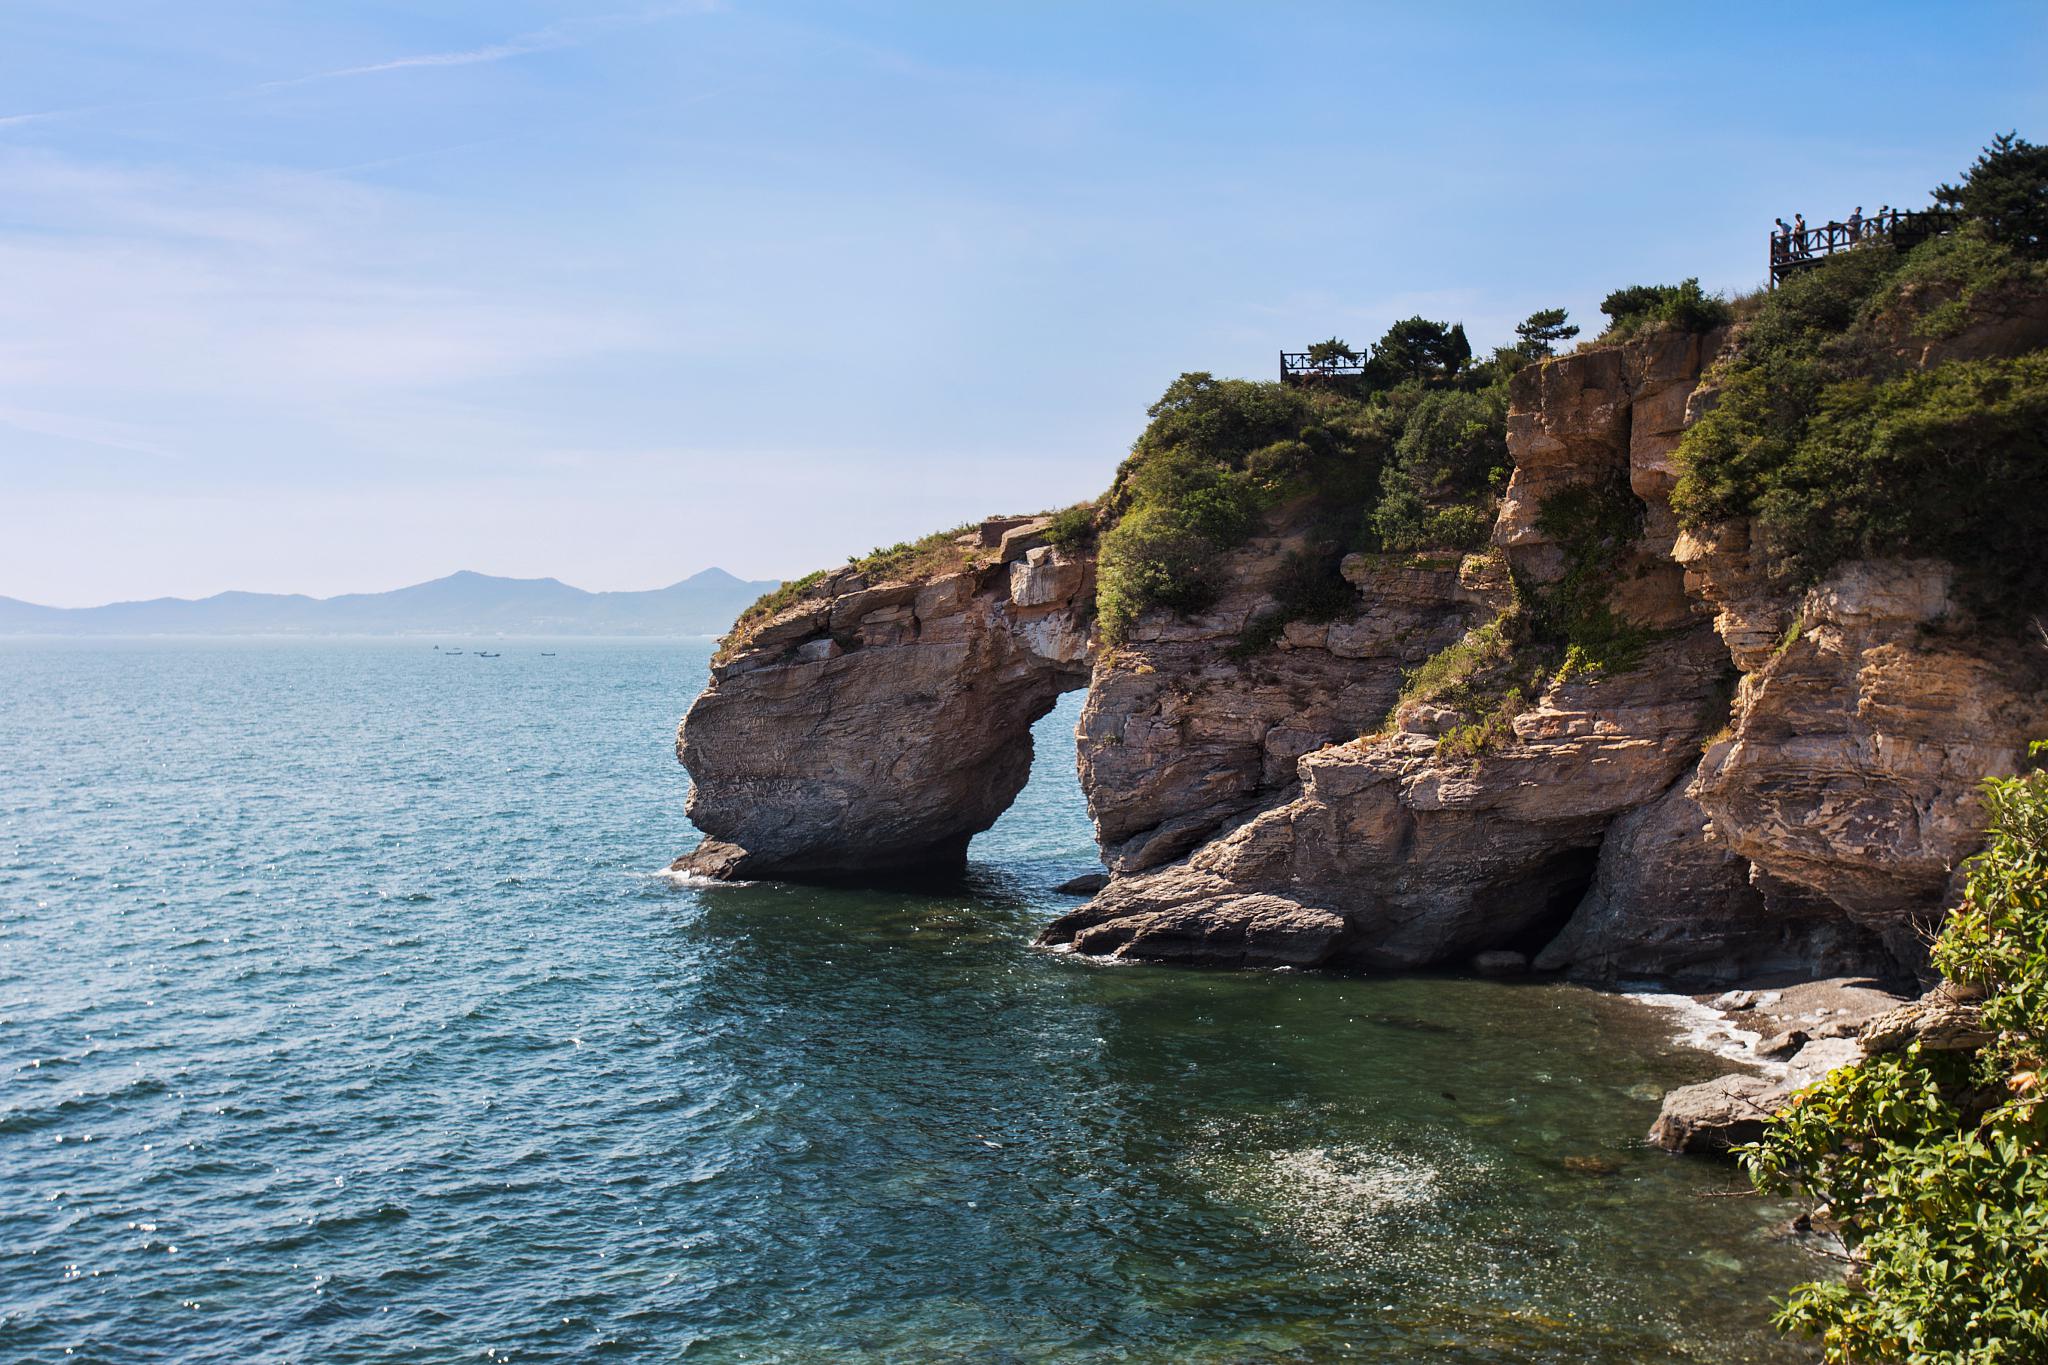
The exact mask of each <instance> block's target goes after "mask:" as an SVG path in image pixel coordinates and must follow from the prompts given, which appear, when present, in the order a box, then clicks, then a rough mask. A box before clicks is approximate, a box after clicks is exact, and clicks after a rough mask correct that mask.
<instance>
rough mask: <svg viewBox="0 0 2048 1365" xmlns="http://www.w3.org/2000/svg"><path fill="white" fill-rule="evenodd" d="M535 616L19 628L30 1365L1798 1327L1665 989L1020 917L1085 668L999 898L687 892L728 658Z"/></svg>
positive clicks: (8, 882) (7, 659) (5, 1282)
mask: <svg viewBox="0 0 2048 1365" xmlns="http://www.w3.org/2000/svg"><path fill="white" fill-rule="evenodd" d="M490 647H491V648H494V649H499V650H501V651H502V655H503V657H502V658H500V659H496V660H485V659H478V658H475V657H474V656H464V657H461V658H454V659H450V658H443V657H441V656H440V655H439V654H438V653H436V652H434V651H431V650H430V649H429V647H428V645H427V644H426V643H425V642H419V643H413V642H397V643H393V642H354V643H343V642H332V643H297V644H275V643H266V644H254V643H219V644H205V643H175V644H173V643H114V644H107V643H95V644H87V643H64V644H55V643H51V644H33V643H13V644H6V645H0V752H4V753H6V754H7V755H8V756H9V760H8V762H7V764H6V766H5V768H4V775H0V1055H4V1058H5V1061H4V1064H0V1065H4V1070H0V1172H4V1177H0V1359H9V1360H12V1359H37V1360H39V1359H49V1360H59V1359H65V1358H66V1356H65V1352H66V1351H67V1349H68V1350H70V1351H72V1352H73V1353H74V1354H72V1355H71V1356H69V1357H68V1358H69V1359H73V1360H92V1359H100V1360H193V1359H207V1358H214V1359H221V1358H232V1359H282V1360H320V1361H331V1360H343V1361H347V1360H383V1359H392V1358H399V1357H407V1356H411V1357H417V1358H422V1359H437V1360H438V1359H456V1358H465V1359H490V1360H503V1359H508V1358H509V1359H518V1360H543V1359H584V1358H626V1359H649V1360H668V1359H687V1360H693V1361H694V1360H712V1361H761V1360H788V1361H810V1360H840V1359H844V1360H875V1361H884V1360H886V1361H940V1360H1017V1361H1027V1360H1053V1359H1057V1360H1079V1361H1095V1360H1105V1361H1106V1360H1137V1361H1278V1360H1331V1359H1359V1360H1389V1361H1398V1360H1416V1359H1428V1360H1442V1361H1559V1362H1563V1361H1573V1362H1578V1361H1614V1362H1624V1361H1625V1362H1641V1361H1663V1360H1686V1361H1715V1362H1728V1361H1749V1360H1754V1361H1767V1360H1768V1361H1777V1360H1798V1359H1804V1358H1807V1353H1806V1352H1805V1351H1804V1350H1803V1349H1800V1348H1796V1347H1793V1346H1788V1345H1787V1344H1785V1343H1782V1342H1780V1341H1778V1340H1777V1339H1776V1338H1775V1336H1774V1335H1773V1334H1772V1333H1771V1332H1770V1331H1769V1329H1768V1327H1767V1326H1766V1325H1765V1318H1766V1316H1767V1307H1766V1303H1765V1300H1766V1299H1767V1297H1768V1296H1769V1295H1770V1294H1772V1293H1774V1292H1777V1291H1780V1290H1782V1288H1783V1287H1785V1286H1786V1285H1788V1284H1789V1283H1791V1282H1792V1281H1793V1280H1794V1279H1797V1278H1800V1277H1802V1276H1803V1275H1806V1274H1808V1273H1812V1271H1813V1270H1814V1269H1815V1267H1814V1266H1813V1265H1812V1264H1811V1263H1810V1262H1808V1261H1807V1260H1806V1259H1805V1257H1804V1255H1803V1254H1802V1253H1801V1252H1799V1251H1798V1250H1797V1249H1796V1248H1794V1247H1792V1246H1789V1245H1786V1244H1782V1243H1778V1242H1774V1241H1773V1240H1771V1238H1770V1237H1769V1235H1768V1234H1769V1228H1770V1225H1771V1223H1772V1221H1773V1219H1774V1218H1781V1217H1782V1216H1783V1211H1782V1210H1777V1209H1773V1208H1771V1207H1768V1206H1765V1205H1762V1204H1760V1203H1758V1202H1757V1201H1754V1200H1748V1199H1719V1198H1708V1197H1703V1196H1708V1195H1711V1194H1714V1193H1716V1192H1720V1191H1725V1190H1730V1189H1734V1188H1736V1183H1737V1182H1736V1181H1735V1179H1734V1178H1733V1176H1732V1174H1731V1173H1729V1172H1727V1171H1725V1170H1723V1169H1721V1168H1718V1167H1715V1166H1713V1165H1709V1164H1704V1163H1696V1162H1689V1161H1680V1160H1674V1159H1671V1158H1668V1157H1664V1156H1662V1155H1659V1154H1656V1153H1652V1152H1649V1151H1646V1150H1643V1149H1641V1148H1640V1147H1638V1146H1637V1145H1636V1139H1637V1137H1638V1136H1639V1135H1640V1134H1641V1133H1642V1131H1643V1130H1644V1129H1645V1128H1646V1127H1647V1126H1648V1124H1649V1122H1650V1119H1651V1118H1652V1117H1653V1115H1654V1113H1655V1110H1656V1097H1657V1094H1658V1093H1659V1091H1660V1090H1661V1089H1662V1088H1663V1087H1666V1086H1668V1085H1672V1084H1676V1083H1680V1082H1683V1081H1686V1080H1690V1079H1696V1078H1697V1077H1699V1076H1701V1075H1704V1074H1708V1073H1710V1072H1711V1071H1712V1070H1714V1069H1715V1067H1714V1064H1713V1063H1712V1062H1710V1061H1707V1060H1705V1059H1702V1058H1699V1057H1696V1056H1694V1055H1692V1054H1689V1053H1686V1052H1683V1051H1681V1050H1679V1049H1677V1048H1676V1047H1675V1046H1673V1045H1671V1044H1670V1043H1668V1042H1667V1038H1668V1034H1669V1029H1668V1027H1667V1025H1666V1024H1665V1023H1664V1022H1663V1021H1662V1020H1661V1019H1659V1018H1658V1017H1656V1016H1654V1015H1651V1014H1649V1013H1648V1012H1647V1011H1645V1010H1643V1009H1641V1008H1640V1007H1638V1006H1635V1005H1633V1004H1632V1003H1630V1002H1628V1001H1625V1000H1619V999H1614V998H1610V997H1605V996H1601V995H1597V994H1593V993H1589V992H1584V991H1580V990H1576V989H1572V988H1569V987H1563V986H1555V985H1525V986H1514V985H1503V984H1497V983H1488V982H1478V981H1460V980H1443V979H1383V980H1341V979H1331V978H1320V977H1314V976H1303V975H1290V974H1242V975H1228V974H1203V973H1195V972H1183V971H1172V970H1164V969H1153V968H1137V967H1101V966H1096V965H1092V964H1089V963H1085V962H1081V961H1077V960H1075V959H1072V958H1066V957H1059V956H1055V955H1051V954H1047V953H1044V952H1041V951H1038V950H1036V949H1033V948H1032V947H1031V946H1030V941H1031V938H1032V936H1033V935H1034V933H1035V932H1036V931H1037V929H1038V928H1039V927H1040V926H1041V925H1042V924H1043V923H1044V922H1045V921H1046V920H1047V919H1048V918H1050V917H1051V916H1052V915H1053V914H1055V913H1057V912H1058V911H1059V910H1060V909H1061V908H1063V907H1064V906H1065V905H1067V904H1070V902H1067V901H1065V900H1063V899H1062V898H1060V897H1058V896H1056V895H1055V894H1053V893H1052V891H1051V890H1050V888H1051V887H1052V886H1054V885H1056V884H1057V883H1058V882H1059V881H1060V880H1062V879H1063V878H1065V877H1067V876H1069V875H1072V874H1073V873H1074V872H1076V871H1079V870H1082V869H1083V868H1085V867H1086V866H1087V865H1088V863H1089V861H1090V858H1091V851H1090V848H1089V845H1088V839H1087V826H1086V820H1085V815H1084V813H1083V812H1082V810H1081V806H1080V798H1079V794H1078V791H1077V790H1076V788H1075V784H1074V779H1073V776H1072V757H1071V748H1070V746H1069V744H1068V742H1067V741H1066V740H1065V738H1064V736H1063V734H1062V733H1061V732H1062V730H1063V729H1070V728H1071V726H1072V722H1073V710H1074V707H1075V706H1076V705H1077V704H1078V698H1069V699H1068V705H1066V706H1065V707H1063V708H1062V710H1061V711H1059V712H1056V713H1055V714H1054V715H1053V716H1052V717H1049V718H1048V720H1047V722H1046V723H1045V726H1044V727H1043V728H1042V730H1041V738H1042V743H1041V754H1040V761H1039V765H1038V766H1039V772H1038V776H1037V777H1036V778H1035V779H1034V781H1033V784H1032V786H1031V787H1030V788H1029V789H1027V792H1026V794H1025V796H1024V798H1023V799H1022V801H1021V802H1020V804H1019V806H1018V807H1017V808H1016V809H1015V810H1014V811H1013V812H1012V813H1011V814H1010V815H1009V816H1008V817H1006V818H1005V820H1004V822H1003V824H1002V825H1000V826H999V827H998V828H997V829H996V830H994V831H992V832H991V833H990V834H989V835H987V836H984V838H983V839H981V840H980V841H978V842H977V844H976V847H975V858H976V863H977V870H976V879H975V882H974V884H973V885H972V886H971V887H968V888H963V889H961V890H959V891H956V892H952V893H946V894H932V893H925V894H878V893H860V892H847V891H826V890H819V889H813V888H796V887H787V886H774V885H758V886H747V887H713V888H694V887H684V886H677V885H674V884H672V883H671V882H669V881H668V880H666V879H664V878H662V877H660V876H658V875H655V873H656V870H657V869H659V867H660V866H661V865H662V864H663V863H664V862H665V861H666V859H667V858H668V857H669V856H672V854H673V853H674V852H676V851H677V850H679V849H681V848H683V847H685V846H687V843H688V842H689V838H690V836H689V832H688V830H687V829H686V827H685V826H684V824H683V821H682V818H681V803H682V797H683V793H684V790H685V786H684V778H683V776H682V774H681V772H680V770H679V769H678V768H677V767H676V766H675V763H674V760H673V758H672V756H671V754H670V752H669V750H668V747H667V745H668V742H669V737H670V731H671V729H672V727H673V724H674V721H675V717H676V715H677V714H678V713H679V712H680V711H681V709H682V708H683V706H684V704H685V703H686V702H687V699H688V697H689V695H690V692H691V691H692V690H693V689H694V688H695V687H696V686H697V685H698V684H699V683H700V681H701V679H702V670H703V664H704V655H705V651H704V649H703V647H702V646H700V645H697V644H694V643H686V644H648V643H636V644H607V643H602V642H589V641H584V642H573V641H565V642H561V643H558V644H557V643H548V644H536V643H532V642H519V641H505V642H499V643H495V644H493V645H491V646H490ZM542 650H546V651H549V652H551V653H552V654H553V655H554V657H552V658H548V657H543V656H542V654H541V651H542ZM1568 1156H1603V1157H1607V1158H1610V1159H1611V1160H1612V1161H1613V1162H1615V1163H1616V1164H1617V1166H1618V1171H1617V1172H1616V1173H1615V1174H1612V1175H1607V1176H1593V1175H1581V1174H1576V1173H1573V1172H1571V1171H1569V1170H1567V1169H1566V1168H1565V1167H1564V1165H1563V1159H1564V1158H1565V1157H1568ZM172 1248H175V1250H173V1249H172Z"/></svg>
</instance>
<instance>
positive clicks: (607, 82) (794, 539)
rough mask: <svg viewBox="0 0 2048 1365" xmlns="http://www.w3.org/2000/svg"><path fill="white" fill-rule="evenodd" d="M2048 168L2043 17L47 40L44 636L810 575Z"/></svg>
mask: <svg viewBox="0 0 2048 1365" xmlns="http://www.w3.org/2000/svg"><path fill="white" fill-rule="evenodd" d="M1823 8H1824V9H1825V11H1826V12H1820V11H1821V10H1822V9H1823ZM2044 115H2048V6H2042V5H2039V4H2029V5H1971V6H1962V5H1958V6H1935V5H1926V4H1910V5H1909V4H1892V3H1862V4H1856V5H1841V6H1828V7H1809V6H1794V5H1789V4H1782V3H1780V4H1773V5H1756V6H1745V5H1722V6H1679V5H1661V4H1660V5H1650V4H1642V5H1612V4H1610V5H1593V4H1589V5H1579V6H1567V5H1554V4H1546V5H1533V4H1531V5H1524V4H1514V5H1508V4H1502V5H1488V4H1469V5H1463V6H1456V7H1451V6H1434V5H1432V6H1427V7H1425V6H1419V5H1418V6H1412V7H1403V8H1398V9H1397V8H1394V7H1385V6H1367V5H1355V4H1337V3H1330V2H1329V0H1324V3H1318V4H1302V5H1293V4H1278V3H1271V2H1270V0H1267V2H1264V3H1259V4H1255V5H1254V4H1249V3H1247V4H1240V5H1220V4H1216V5H1205V4H1126V5H1119V4H1108V3H1094V4H1072V5H1067V4H1052V3H1031V4H1021V3H1020V4H1015V5H993V4H989V5H982V4H973V5H969V4H929V5H892V4H870V3H841V4H831V5H826V4H802V3H760V4H755V3H749V0H724V2H723V3H715V2H708V3H677V4H664V3H660V0H648V3H644V4H641V5H638V6H634V5H621V6H619V7H617V8H611V7H607V6H606V5H605V4H604V3H602V0H593V3H590V4H586V5H580V6H578V5H567V4H547V3H531V2H529V0H494V3H491V4H468V5H458V4H444V5H420V4H416V3H399V0H388V3H381V4H361V3H326V4H322V5H318V6H314V5H277V4H232V3H227V4H210V3H203V0H201V2H197V3H195V2H194V0H184V2H183V3H169V0H161V2H159V3H125V4H123V3H108V4H100V5H91V6H87V5H82V4H53V3H38V2H37V0H10V3H9V4H8V5H7V7H6V8H5V9H4V10H0V184H4V185H5V186H6V193H5V195H4V196H0V280H4V281H5V284H4V287H0V594H6V595H11V596H16V597H23V598H27V599H29V600H33V601H44V602H51V603H59V604H64V605H78V604H85V603H92V602H100V601H106V600H110V599H117V598H130V597H140V596H151V595H156V594H160V593H173V594H178V595H199V594H204V593H208V592H214V591H218V590H221V589H224V588H231V587H235V588H251V589H262V590H272V591H305V592H313V593H318V594H323V595H324V594H328V593H333V592H342V591H353V590H371V589H379V588H388V587H395V586H398V585H400V584H404V583H408V582H413V581H417V580H419V579H423V578H428V577H433V576H436V575H439V574H441V573H445V572H448V571H451V570H454V569H457V568H474V569H481V570H484V571H486V572H493V573H505V574H515V575H523V576H541V575H552V576H557V577H560V578H563V579H565V580H567V581H569V582H572V583H576V584H578V585H579V586H583V587H588V588H641V587H653V586H657V585H659V584H663V583H667V582H671V581H673V580H675V579H677V578H681V577H683V576H684V575H686V574H688V573H691V572H693V571H695V570H697V569H700V568H703V567H705V566H706V565H709V564H720V565H723V566H725V567H727V568H729V569H731V570H733V571H735V572H738V573H741V574H744V575H746V576H749V577H774V576H778V575H781V574H786V573H787V574H794V573H797V572H801V571H803V570H805V569H806V568H809V567H814V566H817V565H820V564H827V563H832V562H837V561H838V560H840V559H842V558H844V557H845V556H846V555H848V554H850V553H855V552H860V551H865V550H866V549H868V548H869V547H871V546H873V545H875V544H878V543H886V542H889V541H893V540H896V539H899V538H902V537H906V536H911V535H915V534H919V533H921V532H923V531H925V530H929V529H933V528H936V527H939V526H945V525H950V524H953V523H957V522H960V521H964V520H968V519H971V518H973V517H977V516H980V515H983V514H987V513H994V512H1003V511H1017V510H1031V509H1035V508H1039V507H1045V506H1051V505H1057V504H1061V503H1065V502H1069V501H1073V500H1074V499H1077V498H1080V497H1084V496H1087V495H1089V494H1092V493H1094V492H1096V491H1098V490H1099V489H1100V488H1102V487H1103V486H1104V485H1105V484H1106V483H1107V481H1108V479H1109V476H1110V473H1111V471H1112V469H1113V468H1114V466H1115V463H1116V461H1117V460H1118V459H1119V458H1120V457H1121V455H1122V454H1123V453H1124V451H1125V450H1126V449H1127V448H1128V446H1129V444H1130V441H1131V438H1132V437H1133V436H1134V435H1135V434H1136V433H1137V431H1138V429H1139V427H1140V426H1141V425H1142V423H1143V420H1144V409H1145V406H1146V405H1147V404H1148V403H1149V402H1150V401H1152V399H1153V398H1155V397H1156V396H1157V395H1158V393H1159V391H1160V390H1161V389H1163V388H1164V387H1165V386H1166V384H1167V382H1168V381H1169V380H1170V379H1171V378H1172V377H1173V376H1174V375H1175V374H1177V373H1179V372H1180V371H1182V370H1190V369H1206V370H1212V371H1215V372H1217V373H1220V374H1235V375H1252V376H1259V377H1263V376H1267V375H1269V374H1270V373H1271V372H1272V370H1273V368H1274V365H1275V352H1277V351H1278V350H1279V349H1280V348H1281V347H1283V346H1295V345H1300V344H1303V343H1305V342H1308V341H1311V340H1314V339H1316V338H1318V337H1323V336H1328V335H1330V334H1331V333H1333V332H1334V333H1336V334H1338V335H1341V336H1344V337H1347V338H1349V339H1350V340H1352V341H1353V342H1361V341H1366V340H1369V339H1371V338H1373V337H1376V336H1377V335H1378V334H1379V333H1380V332H1381V331H1382V330H1383V329H1384V328H1385V327H1386V325H1387V324H1388V323H1389V322H1390V321H1392V320H1393V319H1395V318H1397V317H1403V316H1407V315H1409V314H1411V313H1416V312H1420V313H1423V314H1426V315H1429V316H1434V317H1441V318H1446V319H1455V320H1461V321H1463V322H1464V323H1465V325H1466V327H1467V328H1468V330H1469V331H1470V332H1471V334H1472V336H1473V338H1474V341H1475V342H1476V343H1478V344H1481V345H1486V344H1491V343H1493V342H1496V341H1499V340H1502V339H1504V338H1505V337H1506V336H1507V334H1508V332H1509V330H1510V328H1511V327H1512V325H1513V323H1514V322H1515V321H1516V320H1517V319H1519V318H1520V317H1522V316H1524V315H1525V314H1527V313H1528V312H1530V311H1531V310H1532V309H1535V308H1538V307H1543V306H1547V305H1553V304H1563V305H1566V306H1568V307H1569V308H1571V310H1572V312H1573V314H1574V316H1575V317H1576V318H1577V319H1578V320H1579V321H1581V322H1585V321H1588V320H1594V319H1597V306H1598V302H1599V300H1600V298H1601V297H1602V296H1603V295H1604V294H1605V293H1606V292H1607V291H1608V290H1610V289H1612V288H1614V287H1616V286H1619V285H1622V284H1628V283H1634V282H1654V281H1671V280H1676V279H1679V278H1682V277H1684V276H1687V275H1698V276H1700V277H1701V278H1702V280H1703V281H1704V282H1705V283H1706V284H1707V285H1708V286H1709V287H1711V288H1716V289H1731V290H1732V289H1744V288H1749V287H1752V286H1754V285H1755V284H1756V283H1757V282H1758V278H1759V276H1760V274H1761V270H1762V260H1763V232H1764V230H1765V229H1766V228H1767V227H1768V226H1769V223H1770V220H1771V218H1772V217H1773V216H1774V215H1776V214H1784V215H1786V216H1788V217H1789V216H1790V215H1791V213H1792V212H1793V211H1794V210H1803V211H1804V212H1805V213H1806V214H1807V216H1808V217H1809V218H1812V219H1815V220H1816V221H1818V220H1821V219H1825V218H1828V217H1831V216H1842V215H1846V214H1847V213H1848V211H1849V210H1850V209H1851V208H1852V207H1854V206H1856V205H1858V204H1862V205H1864V206H1865V207H1866V208H1872V209H1874V208H1875V207H1876V206H1877V205H1878V204H1879V203H1881V202H1890V203H1893V204H1913V203H1919V202H1923V201H1924V199H1925V195H1926V192H1927V190H1928V189H1929V187H1931V186H1932V185H1933V184H1934V183H1936V182H1937V181H1938V180H1941V179H1944V178H1948V177H1952V176H1953V174H1954V173H1955V172H1956V171H1957V170H1958V169H1960V168H1961V167H1962V166H1963V165H1964V164H1966V163H1967V162H1968V160H1969V159H1970V157H1971V156H1972V155H1973V154H1974V151H1975V149H1976V148H1977V147H1978V145H1980V144H1981V143H1982V142H1984V141H1985V140H1986V139H1987V138H1988V137H1989V136H1990V135H1991V134H1993V133H1994V132H1998V131H2002V130H2004V129H2007V128H2014V127H2016V128H2018V129H2019V130H2020V131H2021V132H2022V133H2023V134H2027V135H2029V136H2031V137H2033V138H2035V139H2036V140H2041V139H2044V138H2048V117H2044Z"/></svg>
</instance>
